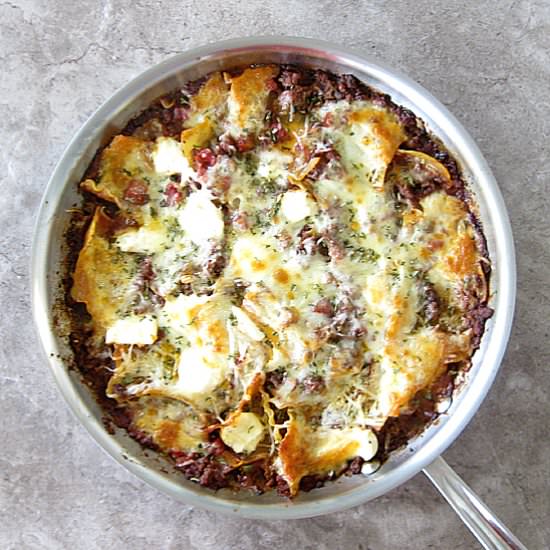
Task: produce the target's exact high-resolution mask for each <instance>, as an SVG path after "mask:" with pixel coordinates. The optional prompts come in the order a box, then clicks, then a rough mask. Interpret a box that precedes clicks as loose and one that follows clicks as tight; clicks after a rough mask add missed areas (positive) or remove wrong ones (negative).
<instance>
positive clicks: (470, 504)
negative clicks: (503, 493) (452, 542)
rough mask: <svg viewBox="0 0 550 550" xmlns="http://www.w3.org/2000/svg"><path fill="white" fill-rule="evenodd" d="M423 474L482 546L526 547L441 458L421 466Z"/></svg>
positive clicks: (518, 549)
mask: <svg viewBox="0 0 550 550" xmlns="http://www.w3.org/2000/svg"><path fill="white" fill-rule="evenodd" d="M424 473H425V474H426V475H427V476H428V478H429V480H430V481H431V482H432V483H433V484H434V485H435V486H436V487H437V489H438V490H439V492H440V493H441V494H442V495H443V496H444V497H445V500H446V501H447V502H448V503H449V504H450V505H451V507H452V508H453V510H454V511H455V512H456V513H457V514H458V515H459V516H460V519H461V520H462V521H463V522H464V523H465V524H466V526H467V527H468V529H470V531H471V532H472V534H473V535H474V536H475V537H476V538H477V540H478V541H479V543H480V544H481V546H483V548H485V549H486V550H503V549H512V550H527V548H526V547H525V546H524V545H523V544H522V543H521V542H520V541H519V540H518V539H517V538H516V537H515V536H514V534H513V533H512V532H511V531H509V530H508V528H507V527H506V526H505V525H504V524H503V523H502V522H501V521H500V520H499V519H498V518H497V517H496V516H495V514H493V512H491V510H490V509H489V508H487V506H485V504H483V502H482V501H481V499H480V498H479V497H478V496H477V495H476V494H475V493H474V492H473V491H472V490H471V489H470V487H468V485H466V483H464V481H462V479H461V478H460V477H459V476H458V475H457V474H456V473H455V471H454V470H453V469H452V468H451V467H450V466H449V465H448V464H447V463H446V462H445V461H444V460H443V459H442V458H441V457H439V458H436V459H435V460H434V461H433V462H432V463H431V464H430V465H429V466H427V467H426V468H424Z"/></svg>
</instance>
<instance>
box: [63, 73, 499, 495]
mask: <svg viewBox="0 0 550 550" xmlns="http://www.w3.org/2000/svg"><path fill="white" fill-rule="evenodd" d="M242 70H243V68H239V67H237V68H235V70H233V71H231V73H232V74H238V73H239V72H241V71H242ZM293 74H299V75H300V78H301V79H302V81H303V82H305V83H306V85H305V87H307V85H308V84H307V83H308V82H312V81H315V82H318V80H319V79H322V80H323V81H325V82H326V81H328V82H329V83H331V86H332V88H334V90H335V93H336V95H337V97H343V98H346V99H354V98H357V97H361V98H366V99H369V100H372V101H373V102H375V103H377V104H379V105H381V106H384V107H387V108H388V109H389V110H391V111H392V112H394V113H395V114H396V115H397V117H398V118H399V120H400V121H401V123H402V124H403V126H404V128H405V131H406V134H407V136H408V137H407V140H406V142H405V144H404V148H407V149H411V150H416V151H421V152H423V153H426V154H428V155H430V156H432V157H434V158H436V159H437V160H438V161H440V162H441V163H442V164H443V165H445V167H446V168H447V170H448V171H449V174H450V175H451V185H450V186H449V187H448V188H446V189H445V191H446V192H447V193H449V194H451V195H454V196H455V197H457V198H458V199H460V200H461V201H462V202H463V203H464V204H465V205H466V206H467V209H468V212H469V215H470V219H471V222H472V224H473V226H474V227H475V229H476V233H477V242H478V247H479V250H480V253H481V254H482V255H483V257H484V258H485V259H486V260H487V261H486V262H483V263H482V268H483V272H484V277H485V279H486V284H487V288H488V289H489V292H488V293H487V297H488V296H489V295H490V286H489V283H490V274H491V264H490V261H489V253H488V249H487V243H486V239H485V235H484V233H483V227H482V224H481V221H480V219H479V215H478V211H477V206H476V204H475V202H474V200H473V197H472V195H471V193H470V191H469V189H468V186H467V185H466V183H465V181H464V178H463V176H462V173H461V170H460V168H459V166H458V163H457V162H456V160H455V159H454V158H453V157H452V155H451V154H450V153H449V151H448V150H447V149H446V148H445V147H444V145H443V144H442V142H441V141H440V140H439V139H438V138H437V137H436V136H434V135H432V134H431V133H430V132H428V130H427V129H426V127H425V125H424V123H423V121H422V120H421V119H419V118H418V117H417V116H416V115H415V114H414V113H412V112H411V111H410V110H408V109H406V108H404V107H402V106H399V105H396V104H395V103H393V102H392V100H391V98H390V96H389V95H387V94H384V93H382V92H380V91H378V90H376V89H374V88H372V87H371V86H368V85H366V84H364V83H362V82H360V81H359V80H358V79H356V78H355V77H353V76H352V75H348V74H342V75H335V74H332V73H328V72H326V71H319V70H314V69H310V68H307V67H303V66H291V65H281V74H280V76H279V77H278V81H279V85H280V86H282V88H283V89H285V87H284V79H285V78H287V80H288V82H289V83H291V81H292V78H295V77H292V75H293ZM285 75H287V76H286V77H285ZM288 75H291V76H290V77H289V76H288ZM204 80H205V78H202V79H200V80H197V81H193V82H190V83H188V84H187V85H186V86H185V88H184V89H183V90H181V89H178V90H175V91H174V92H172V93H169V94H166V95H164V96H163V97H162V98H158V99H157V100H155V101H154V102H153V103H152V104H151V106H150V107H149V108H147V109H146V110H144V111H143V112H141V113H139V114H138V115H136V116H135V117H134V118H132V119H131V120H130V121H129V122H128V124H127V125H126V126H125V127H124V128H123V129H122V130H121V131H119V132H114V133H113V135H112V136H110V137H109V139H108V140H106V142H105V145H103V146H102V147H100V148H99V149H98V151H97V152H96V154H95V156H94V158H93V160H92V162H91V163H90V165H89V166H88V168H87V169H86V172H85V174H84V176H83V179H84V178H94V177H95V176H97V173H98V166H99V158H100V154H101V152H102V150H103V149H104V147H105V146H106V145H107V144H108V143H109V141H110V139H112V137H114V135H116V134H119V133H122V134H124V135H132V134H134V132H136V130H138V129H139V128H142V127H143V125H144V124H146V123H148V122H149V121H151V120H153V119H159V120H160V121H161V122H162V124H163V126H164V128H165V133H164V135H171V136H179V134H180V132H181V129H182V128H181V123H178V121H177V120H175V117H173V116H172V117H171V116H168V114H167V109H166V108H164V107H163V106H162V105H161V103H160V100H161V99H162V100H163V102H164V104H165V105H166V104H167V103H170V102H172V101H173V102H174V108H177V107H178V104H179V101H180V99H181V97H185V95H187V96H190V95H193V94H194V93H196V91H197V90H198V89H199V88H200V85H201V84H202V83H203V82H204ZM338 90H339V91H338ZM330 100H332V99H328V101H330ZM323 101H327V99H326V97H325V99H324V100H323ZM170 110H171V109H170ZM82 194H83V203H82V204H81V205H75V209H74V211H73V212H72V213H71V217H70V221H69V223H68V226H67V229H66V231H65V234H64V242H63V243H62V246H63V249H64V250H65V251H66V255H65V257H64V261H63V263H62V265H61V266H60V267H59V272H58V273H59V274H60V275H61V277H60V283H59V288H58V294H57V300H56V302H55V305H54V308H53V309H54V311H53V319H54V325H55V327H56V330H57V331H58V332H59V334H60V335H62V336H63V337H64V338H65V339H66V340H67V343H68V344H69V346H70V349H71V350H72V353H71V354H69V356H67V357H64V358H63V359H64V361H65V363H66V365H67V367H68V368H69V369H73V370H75V371H77V372H79V373H80V375H81V378H82V381H83V382H84V383H85V384H86V385H87V386H88V387H89V388H90V390H91V391H92V392H93V395H94V397H95V399H96V400H97V402H98V403H99V405H100V406H101V408H102V409H103V411H104V413H105V415H104V424H105V426H106V428H107V430H108V431H109V432H110V433H114V430H115V427H120V428H123V429H126V430H127V431H128V433H129V434H130V436H132V437H133V438H134V439H136V440H137V441H138V442H139V443H140V444H141V445H142V446H143V447H148V448H152V449H155V450H158V449H156V447H155V445H154V443H153V442H152V440H151V438H150V437H149V436H147V435H146V434H144V433H142V432H140V431H139V430H136V429H135V428H133V427H132V423H131V421H132V419H131V418H130V416H129V415H128V414H127V412H126V411H125V410H124V409H123V408H121V407H120V406H118V405H117V403H116V402H115V401H114V400H112V399H109V398H107V397H106V395H105V388H106V385H107V382H108V380H109V372H108V371H107V370H106V369H105V368H103V367H102V366H100V365H98V364H97V359H96V358H93V357H92V358H91V357H90V356H89V355H88V352H87V348H86V342H87V339H88V336H89V334H87V333H86V331H85V326H84V325H85V324H84V323H83V321H84V320H86V319H89V315H88V313H87V312H86V308H85V306H84V305H83V304H78V303H76V302H74V300H72V298H71V294H70V289H71V286H72V277H71V274H72V272H73V271H74V267H75V264H76V260H77V258H78V254H79V252H80V250H81V248H82V245H83V241H84V235H85V233H86V230H87V227H88V225H89V222H90V220H91V216H92V214H93V211H94V209H95V207H96V206H97V205H98V204H101V205H102V206H104V207H106V209H107V210H108V211H109V210H113V206H112V205H111V204H109V203H106V202H104V201H102V200H101V199H99V198H97V197H95V196H94V195H91V194H89V193H87V192H83V193H82ZM491 315H492V310H491V309H490V308H489V307H488V306H487V299H486V300H485V301H483V302H479V303H477V304H476V307H475V308H474V309H473V310H472V311H471V312H470V315H469V318H468V323H469V324H470V326H471V327H472V328H473V330H474V340H473V349H472V355H473V354H474V353H475V351H476V350H477V348H478V347H479V343H480V340H481V337H482V335H483V332H484V328H485V323H486V320H487V319H488V318H489V317H490V316H491ZM470 367H471V358H470V360H468V361H464V362H461V363H456V364H450V365H449V367H448V370H447V372H445V373H444V374H443V375H442V376H441V377H440V378H439V379H438V380H436V381H435V382H434V383H433V384H432V385H431V386H430V388H428V389H426V390H422V391H420V392H419V393H418V394H417V395H416V396H415V397H414V399H413V403H412V405H413V408H412V412H410V413H407V414H401V415H400V416H399V417H396V418H390V419H388V420H387V421H386V423H385V425H384V427H383V428H382V430H381V431H380V432H379V433H378V439H379V450H378V453H377V455H376V457H374V459H375V460H377V461H378V462H379V463H380V464H382V463H383V462H384V461H385V460H387V458H388V457H389V455H390V454H391V453H392V452H393V451H395V450H397V449H399V448H402V447H403V446H405V445H406V444H407V442H408V441H409V440H410V439H412V438H414V437H415V436H416V435H418V434H419V433H420V432H422V431H423V430H424V429H425V428H426V427H427V426H428V425H430V424H432V423H433V422H435V421H436V420H437V418H438V417H439V416H440V414H439V413H438V412H437V411H436V406H437V404H438V403H439V402H440V401H441V400H443V399H447V398H452V396H453V394H454V393H455V392H457V391H458V390H459V389H460V385H461V384H462V383H464V381H465V377H464V376H463V374H464V373H466V372H467V371H468V370H469V369H470ZM361 466H362V460H361V459H355V460H353V461H351V462H350V463H349V464H348V466H347V468H346V469H345V470H344V472H342V474H345V475H351V474H356V473H359V472H360V471H361ZM340 475H341V474H340ZM242 477H243V476H241V479H242ZM246 477H247V476H244V478H246ZM248 477H249V478H250V476H248ZM326 479H327V478H322V477H319V476H306V477H304V478H303V479H302V481H301V483H300V489H301V490H302V491H309V490H311V489H314V488H316V487H320V486H322V485H323V484H324V482H325V481H326ZM331 479H332V478H331ZM239 484H240V485H243V486H246V487H248V488H251V489H254V490H256V491H257V492H262V490H263V489H264V488H266V487H274V486H275V487H277V488H278V490H279V492H280V493H281V494H285V493H286V487H285V483H282V480H281V479H274V480H269V483H263V485H262V484H261V483H257V480H252V483H251V482H250V479H248V480H247V482H246V483H245V482H242V483H239V482H238V483H237V485H239ZM213 488H217V486H216V485H215V484H214V485H213Z"/></svg>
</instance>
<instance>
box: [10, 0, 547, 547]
mask: <svg viewBox="0 0 550 550" xmlns="http://www.w3.org/2000/svg"><path fill="white" fill-rule="evenodd" d="M459 5H460V7H459ZM251 33H254V34H272V33H283V34H291V35H303V36H311V37H319V38H326V39H329V40H333V41H335V42H339V43H342V44H345V45H348V46H353V47H355V48H357V49H358V50H360V51H363V52H365V53H368V54H369V55H371V56H373V57H375V58H378V59H381V60H384V61H386V62H387V63H389V64H391V65H393V66H394V67H396V68H399V69H401V70H402V71H405V72H406V73H408V74H409V75H410V76H411V77H413V78H414V79H416V80H417V81H419V82H420V83H421V84H423V85H424V86H426V87H427V88H428V89H429V90H431V91H432V92H433V93H434V94H435V95H436V96H437V97H439V98H440V99H441V100H442V101H443V103H445V104H446V105H447V106H448V107H449V108H450V109H451V110H452V111H453V112H454V113H455V114H456V115H457V116H458V118H459V119H460V120H461V121H462V122H463V124H464V125H465V126H466V127H467V128H468V129H469V131H470V132H471V133H472V135H473V136H474V138H475V139H476V140H477V141H478V143H479V145H480V147H481V149H482V150H483V152H484V153H485V155H486V157H487V159H488V161H489V163H490V164H491V166H492V168H493V170H494V172H495V175H496V176H497V179H498V180H499V182H500V185H501V188H502V191H503V194H504V197H505V199H506V202H507V204H508V206H509V209H510V215H511V219H512V222H513V226H514V230H515V237H516V243H517V253H518V267H519V296H518V308H517V316H516V320H515V327H514V331H513V336H512V340H511V343H510V346H509V349H508V353H507V355H506V360H505V362H504V365H503V368H502V371H501V373H500V375H499V377H498V380H497V382H496V384H495V385H494V387H493V389H492V391H491V393H490V394H489V396H488V399H487V400H486V402H485V403H484V404H483V406H482V407H481V410H480V411H479V414H478V415H477V416H476V417H475V419H474V420H473V422H472V423H471V424H470V426H469V427H468V429H467V430H466V431H465V433H464V434H463V435H462V436H461V437H460V438H459V439H458V440H457V441H456V443H455V444H454V445H453V446H452V448H451V449H450V450H449V451H448V452H447V453H445V458H446V459H447V460H448V461H449V463H450V464H451V465H452V466H454V467H455V468H456V470H457V471H458V472H459V473H460V474H461V475H462V476H463V477H464V479H465V480H466V481H467V482H468V483H470V485H471V486H472V487H473V488H474V489H475V490H476V491H477V492H478V493H479V494H480V495H481V497H482V498H483V499H485V501H486V502H487V503H488V504H489V505H490V506H491V507H492V508H493V509H494V510H495V511H497V512H498V514H499V515H500V517H501V518H502V519H503V520H504V521H505V522H506V523H507V524H508V525H509V526H510V527H511V528H512V529H513V530H514V531H515V532H516V533H517V534H518V535H519V536H520V537H521V538H522V539H523V540H524V542H525V543H526V545H527V546H528V547H529V548H531V549H533V548H534V549H542V548H548V547H550V530H549V524H550V482H549V478H550V427H549V424H548V420H547V419H548V413H549V412H550V411H549V409H550V407H549V397H548V393H549V390H550V364H549V349H548V342H549V317H550V285H549V283H550V214H549V211H550V201H549V198H548V192H549V190H550V188H549V182H550V168H549V166H550V101H549V97H550V96H549V90H550V54H549V52H550V3H549V2H548V1H538V2H537V1H531V2H529V1H525V0H513V1H512V0H502V1H501V2H477V1H473V0H469V1H467V2H465V3H463V2H460V3H458V2H456V3H455V2H447V1H445V0H429V1H428V0H408V1H399V0H396V1H394V2H385V1H384V0H375V1H372V2H361V1H350V0H346V1H341V2H329V1H327V0H322V1H315V0H307V1H303V2H289V1H287V0H279V1H278V2H269V1H262V0H249V1H248V2H239V1H237V0H226V1H224V2H217V3H216V2H206V1H203V2H200V1H196V0H182V1H179V2H176V1H174V2H170V1H158V0H157V1H153V0H151V1H145V0H142V1H139V0H132V1H130V0H123V1H116V0H103V1H101V2H100V1H94V0H80V1H79V2H73V1H70V0H14V1H11V2H9V1H8V2H1V3H0V59H1V65H0V70H1V73H0V74H1V76H0V155H1V164H0V165H1V167H2V170H1V171H0V182H1V183H0V185H1V187H0V190H1V192H0V212H1V214H0V277H1V278H0V304H1V307H0V342H2V345H1V347H0V383H1V386H0V387H1V389H0V426H1V444H0V547H1V548H6V549H13V550H15V549H17V550H19V549H43V548H45V549H65V548H70V549H95V548H113V549H115V548H116V549H118V548H132V550H138V549H142V548H143V549H145V548H147V549H149V548H166V549H168V548H170V549H190V550H195V549H207V548H216V549H233V548H238V549H245V550H251V549H255V548H265V547H269V548H285V549H287V550H293V549H313V548H315V549H319V550H320V549H345V550H348V549H354V550H355V549H357V550H358V549H363V550H366V549H371V550H382V549H388V548H390V549H391V548H414V549H416V548H418V549H425V548H438V549H439V548H445V549H446V548H451V549H466V548H476V547H477V546H476V543H475V541H474V539H473V538H472V537H471V536H470V535H469V533H468V532H467V531H466V529H465V528H464V527H463V526H462V525H461V523H460V521H459V519H458V518H457V517H456V516H455V515H454V514H453V512H452V511H451V510H450V508H448V507H447V505H446V504H445V503H444V501H443V500H442V499H441V498H440V497H439V496H438V495H437V494H436V492H435V490H434V489H433V488H432V487H431V486H430V485H429V483H428V482H427V481H426V479H424V478H423V477H421V476H418V477H417V478H415V479H413V480H412V481H411V482H409V483H407V484H406V485H405V486H403V487H401V488H399V489H397V490H394V491H393V492H391V493H390V494H388V495H386V496H384V497H383V498H380V499H378V500H376V501H374V502H371V503H368V504H366V505H363V506H360V507H358V508H356V509H354V510H352V511H350V512H348V513H340V514H334V515H331V516H328V517H323V518H317V519H312V520H304V521H290V522H287V523H283V522H253V521H247V520H240V521H236V520H234V519H230V518H225V517H217V516H215V515H213V514H211V513H206V512H203V511H201V510H198V509H192V508H191V507H188V506H182V505H180V504H177V503H176V502H173V501H172V500H170V499H169V498H168V497H166V496H163V495H162V494H159V493H157V492H156V491H154V490H153V489H151V488H149V487H147V486H145V485H144V484H143V483H142V482H140V481H139V480H137V479H135V478H133V477H132V476H131V475H130V474H128V473H127V472H126V471H125V470H123V469H122V468H121V467H119V466H117V465H116V464H115V463H114V462H113V461H112V460H111V459H109V458H108V457H106V456H105V454H104V453H103V452H102V451H101V450H100V449H99V448H98V447H97V446H96V445H95V443H94V442H93V441H92V440H91V439H90V437H89V436H88V435H87V434H86V433H85V431H84V429H83V428H82V427H81V426H80V425H79V424H78V423H77V422H76V420H75V419H74V418H73V416H72V415H71V413H70V412H69V410H68V408H67V406H66V405H65V404H64V403H63V402H62V400H61V398H60V395H59V393H58V391H57V389H56V387H55V385H54V382H53V379H52V377H51V375H50V373H49V372H48V369H47V367H46V364H45V361H44V360H43V358H42V356H41V354H40V353H39V349H38V343H37V341H36V337H35V335H34V332H33V327H32V324H31V319H30V298H29V276H28V265H29V258H30V243H31V233H32V226H33V221H34V217H35V214H36V211H37V206H38V203H39V200H40V196H41V194H42V191H43V189H44V186H45V184H46V181H47V179H48V176H49V174H50V172H51V170H52V168H53V166H54V164H55V162H56V161H57V159H58V158H59V156H60V155H61V152H62V150H63V148H64V147H65V145H66V144H67V142H68V141H69V139H70V137H71V135H72V134H73V133H74V132H75V131H76V130H77V129H78V127H79V126H80V125H81V124H82V122H83V121H84V120H85V119H86V118H87V117H88V115H89V114H90V113H91V112H92V111H93V110H94V109H96V107H98V105H100V103H101V102H103V101H104V100H105V99H106V98H107V97H109V95H111V93H112V92H114V91H115V90H116V89H117V88H118V87H119V86H121V85H122V84H124V83H125V82H126V81H128V79H130V78H132V77H133V76H135V75H137V74H138V73H139V72H141V71H142V70H144V69H145V68H147V67H149V66H151V65H152V64H154V63H156V62H158V61H160V60H162V59H164V58H166V57H167V56H169V55H170V54H172V53H176V52H179V51H181V50H182V49H185V48H190V47H193V46H196V45H199V44H203V43H206V42H210V41H215V40H219V39H222V38H228V37H234V36H243V35H247V34H251Z"/></svg>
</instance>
